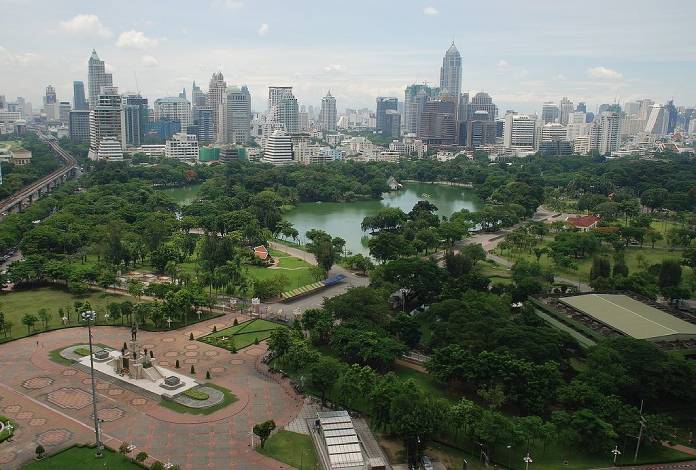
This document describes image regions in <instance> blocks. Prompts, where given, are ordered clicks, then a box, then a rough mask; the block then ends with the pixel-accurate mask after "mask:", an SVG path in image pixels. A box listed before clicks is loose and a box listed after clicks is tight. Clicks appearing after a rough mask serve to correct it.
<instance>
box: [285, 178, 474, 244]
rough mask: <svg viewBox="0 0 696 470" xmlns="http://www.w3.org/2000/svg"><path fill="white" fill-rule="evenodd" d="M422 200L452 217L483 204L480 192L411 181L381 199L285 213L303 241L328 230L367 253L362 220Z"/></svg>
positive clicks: (298, 208)
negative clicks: (309, 233)
mask: <svg viewBox="0 0 696 470" xmlns="http://www.w3.org/2000/svg"><path fill="white" fill-rule="evenodd" d="M419 200H428V201H430V202H431V203H433V204H435V206H437V208H438V214H439V215H444V216H450V215H451V214H453V213H454V212H457V211H460V210H462V209H469V210H472V211H473V210H476V209H478V208H479V207H480V205H481V203H480V201H479V199H478V197H477V196H476V194H475V193H474V192H473V191H472V190H471V189H468V188H464V187H461V186H446V185H440V184H428V183H407V184H405V186H404V189H402V190H400V191H392V192H389V193H385V194H384V195H383V197H382V200H380V201H360V202H349V203H345V202H322V203H302V204H298V205H297V206H296V207H295V208H293V209H291V210H290V211H288V212H286V213H285V217H284V218H285V220H287V221H289V222H291V223H292V224H293V225H294V226H295V228H296V229H297V231H298V232H300V240H301V242H305V241H306V240H305V233H306V232H307V231H308V230H310V229H313V228H316V229H320V230H324V231H326V232H328V233H330V234H331V235H333V236H338V237H341V238H343V239H344V240H346V249H347V250H348V251H351V252H353V253H362V254H364V255H367V254H368V253H369V251H368V249H367V245H366V244H367V234H366V233H365V232H363V231H362V230H361V229H360V223H361V222H362V220H363V219H364V218H365V217H366V216H368V215H373V214H375V213H376V212H377V211H379V210H380V209H382V208H383V207H398V208H400V209H401V210H403V211H404V212H409V211H410V210H411V209H412V208H413V206H414V205H415V204H416V203H417V202H418V201H419Z"/></svg>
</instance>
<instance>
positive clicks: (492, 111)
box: [467, 91, 498, 121]
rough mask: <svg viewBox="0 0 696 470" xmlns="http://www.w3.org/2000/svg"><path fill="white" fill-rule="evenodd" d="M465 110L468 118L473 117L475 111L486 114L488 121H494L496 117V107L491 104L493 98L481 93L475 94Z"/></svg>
mask: <svg viewBox="0 0 696 470" xmlns="http://www.w3.org/2000/svg"><path fill="white" fill-rule="evenodd" d="M467 108H468V113H469V115H470V116H473V115H474V113H476V111H485V112H487V113H488V119H489V120H490V121H495V118H496V117H497V116H498V107H497V106H496V105H495V104H493V98H491V95H489V94H488V93H485V92H483V91H481V92H479V93H476V94H475V95H474V96H473V97H472V98H471V101H470V102H469V105H468V106H467Z"/></svg>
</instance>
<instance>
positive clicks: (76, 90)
mask: <svg viewBox="0 0 696 470" xmlns="http://www.w3.org/2000/svg"><path fill="white" fill-rule="evenodd" d="M73 109H75V110H78V111H80V110H83V109H89V104H88V103H87V100H86V99H85V84H84V82H82V81H81V80H76V81H74V82H73Z"/></svg>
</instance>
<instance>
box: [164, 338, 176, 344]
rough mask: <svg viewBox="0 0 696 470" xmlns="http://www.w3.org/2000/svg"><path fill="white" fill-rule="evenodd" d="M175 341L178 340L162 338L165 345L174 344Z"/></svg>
mask: <svg viewBox="0 0 696 470" xmlns="http://www.w3.org/2000/svg"><path fill="white" fill-rule="evenodd" d="M174 341H176V339H174V338H169V337H167V338H162V342H163V343H173V342H174Z"/></svg>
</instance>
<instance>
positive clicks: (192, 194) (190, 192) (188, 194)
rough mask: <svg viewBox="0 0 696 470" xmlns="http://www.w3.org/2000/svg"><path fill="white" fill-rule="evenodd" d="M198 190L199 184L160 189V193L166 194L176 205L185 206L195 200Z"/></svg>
mask: <svg viewBox="0 0 696 470" xmlns="http://www.w3.org/2000/svg"><path fill="white" fill-rule="evenodd" d="M200 189H201V185H200V184H192V185H191V186H180V187H176V188H166V189H160V191H162V192H163V193H166V194H167V195H168V196H169V197H171V198H172V199H174V201H175V202H176V203H177V204H179V205H181V206H186V205H189V204H191V203H192V202H193V201H195V200H196V198H197V197H198V192H199V191H200Z"/></svg>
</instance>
